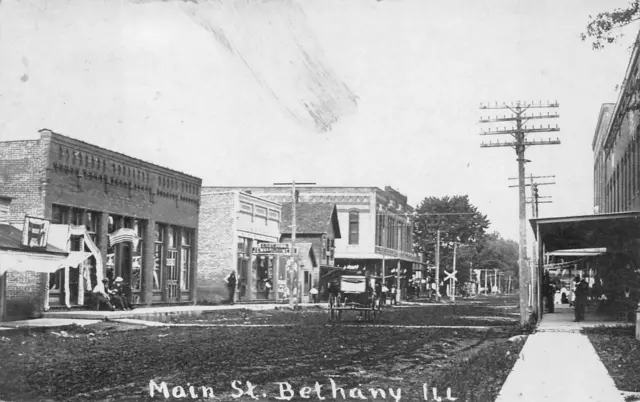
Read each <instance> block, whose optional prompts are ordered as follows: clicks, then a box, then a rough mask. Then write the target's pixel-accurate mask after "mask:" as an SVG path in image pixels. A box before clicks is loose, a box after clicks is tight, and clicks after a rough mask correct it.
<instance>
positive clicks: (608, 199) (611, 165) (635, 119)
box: [592, 45, 640, 213]
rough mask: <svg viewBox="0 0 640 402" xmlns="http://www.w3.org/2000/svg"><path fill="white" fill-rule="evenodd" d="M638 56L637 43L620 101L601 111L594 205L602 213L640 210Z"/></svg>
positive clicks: (596, 136)
mask: <svg viewBox="0 0 640 402" xmlns="http://www.w3.org/2000/svg"><path fill="white" fill-rule="evenodd" d="M639 56H640V49H638V46H637V45H636V46H635V47H634V50H633V53H632V55H631V59H630V60H629V66H628V67H627V71H626V74H625V77H624V81H623V82H624V85H623V86H622V88H621V90H620V95H619V97H618V101H617V102H616V103H615V105H613V104H604V105H603V106H602V108H601V110H600V116H599V119H598V123H597V127H596V130H595V134H594V139H593V143H592V147H593V153H594V166H593V168H594V207H597V209H598V212H599V213H612V212H625V211H638V210H640V174H638V173H639V172H640V114H639V113H640V111H638V110H637V109H638V102H639V101H638V99H640V98H639V96H640V57H639Z"/></svg>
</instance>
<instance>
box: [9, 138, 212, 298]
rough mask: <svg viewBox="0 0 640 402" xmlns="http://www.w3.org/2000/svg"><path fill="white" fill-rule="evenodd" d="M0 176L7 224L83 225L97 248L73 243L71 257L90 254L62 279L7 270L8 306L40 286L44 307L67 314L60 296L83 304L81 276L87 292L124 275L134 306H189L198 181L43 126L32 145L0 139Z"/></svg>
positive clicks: (192, 290)
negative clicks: (30, 219) (7, 203)
mask: <svg viewBox="0 0 640 402" xmlns="http://www.w3.org/2000/svg"><path fill="white" fill-rule="evenodd" d="M0 172H2V173H1V174H0V194H4V195H6V196H9V197H12V198H13V202H12V204H11V209H10V212H9V218H8V219H9V220H10V221H11V222H12V223H22V221H23V219H24V217H25V215H31V216H34V217H41V218H45V219H48V220H50V221H51V223H52V224H66V225H77V226H83V227H84V228H86V231H87V232H88V235H89V237H90V238H91V240H92V243H95V245H96V249H95V250H90V249H89V248H88V247H87V242H85V241H83V240H82V239H81V238H77V239H75V240H77V241H75V240H74V241H73V243H72V245H71V248H70V250H69V251H71V252H73V251H88V252H91V257H90V258H88V259H87V260H86V261H84V263H83V264H82V266H81V267H80V268H79V269H72V270H71V272H70V276H69V278H65V275H64V274H63V272H62V271H63V270H60V271H59V272H58V273H55V274H52V275H43V274H37V273H35V272H18V273H16V272H8V273H7V278H6V281H7V299H8V304H10V302H11V300H12V299H14V298H15V299H16V300H17V298H22V297H23V296H25V295H28V296H36V295H38V294H41V293H42V289H44V288H46V289H49V291H48V295H49V297H48V301H49V305H50V306H51V308H56V307H61V308H62V307H64V308H66V306H65V305H63V304H61V300H69V299H70V306H71V307H73V306H79V305H83V301H86V300H87V298H84V297H83V296H84V293H85V292H87V293H88V292H89V291H90V289H89V286H83V282H84V281H83V280H81V278H83V277H84V276H85V275H87V276H89V277H90V279H91V280H90V282H91V283H90V286H95V284H96V281H97V278H104V277H105V276H110V277H112V278H113V277H117V276H120V277H122V278H123V279H124V282H125V283H127V286H129V287H130V289H131V292H130V294H131V299H132V302H134V303H140V304H147V305H150V304H154V303H181V302H187V303H188V302H193V301H194V300H195V289H196V282H195V281H196V275H195V273H196V267H197V249H196V245H197V227H198V208H199V204H200V187H201V183H202V181H201V179H199V178H197V177H194V176H190V175H187V174H184V173H181V172H177V171H175V170H171V169H168V168H165V167H161V166H158V165H154V164H151V163H148V162H145V161H142V160H140V159H136V158H133V157H130V156H127V155H123V154H121V153H118V152H114V151H110V150H108V149H104V148H101V147H98V146H95V145H92V144H88V143H86V142H83V141H80V140H77V139H74V138H70V137H67V136H64V135H61V134H58V133H55V132H53V131H51V130H47V129H44V130H40V138H38V139H34V140H26V141H2V142H0ZM98 269H101V271H102V272H97V270H98ZM65 281H68V283H66V284H65ZM69 285H70V286H69ZM67 288H68V289H70V290H69V291H70V292H71V295H70V296H71V297H70V298H68V297H66V295H63V294H62V293H64V292H65V289H67ZM83 299H84V300H83Z"/></svg>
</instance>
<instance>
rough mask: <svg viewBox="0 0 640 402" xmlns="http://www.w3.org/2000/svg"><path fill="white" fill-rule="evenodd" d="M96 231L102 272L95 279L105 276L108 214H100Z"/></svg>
mask: <svg viewBox="0 0 640 402" xmlns="http://www.w3.org/2000/svg"><path fill="white" fill-rule="evenodd" d="M98 230H99V233H98V244H97V246H98V248H99V249H100V258H102V272H100V274H99V275H98V274H96V277H97V278H104V277H105V275H106V274H107V247H109V213H108V212H101V213H100V225H98ZM96 258H97V257H96ZM96 267H97V266H96ZM98 280H100V279H98Z"/></svg>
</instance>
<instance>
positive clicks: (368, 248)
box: [207, 186, 423, 288]
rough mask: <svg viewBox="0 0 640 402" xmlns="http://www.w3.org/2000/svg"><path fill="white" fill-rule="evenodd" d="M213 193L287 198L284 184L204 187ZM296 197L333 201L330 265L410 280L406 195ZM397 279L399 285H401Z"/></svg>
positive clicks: (323, 190) (316, 191)
mask: <svg viewBox="0 0 640 402" xmlns="http://www.w3.org/2000/svg"><path fill="white" fill-rule="evenodd" d="M207 189H215V191H224V190H230V189H237V190H242V191H250V192H251V193H252V194H253V195H255V196H258V197H260V198H264V199H268V200H271V201H274V202H278V203H286V202H291V201H292V200H291V189H290V188H286V187H278V186H273V187H215V188H213V187H207ZM297 191H298V194H299V196H298V201H299V202H306V203H314V204H315V203H321V204H335V205H336V207H337V210H338V221H339V226H340V228H341V233H342V236H341V238H340V239H336V240H335V252H334V253H335V265H336V266H343V267H344V266H349V267H354V268H355V267H357V268H359V269H360V271H361V272H363V271H367V272H369V273H371V274H372V275H377V276H385V277H386V279H387V281H388V282H389V283H391V282H395V280H396V278H397V276H398V275H397V274H398V272H400V274H401V275H400V276H401V277H402V278H405V279H406V278H410V277H412V276H413V275H414V273H417V272H422V269H423V268H422V267H423V264H422V262H421V259H420V257H419V256H418V255H417V254H416V253H414V251H413V223H412V214H413V207H411V206H410V205H409V204H408V202H407V197H406V196H404V195H403V194H400V193H399V192H398V191H396V190H394V189H393V188H391V187H389V186H387V187H385V189H384V190H382V189H380V188H378V187H320V186H317V187H316V186H301V187H297ZM404 284H405V282H404V281H403V282H402V283H401V285H400V288H404Z"/></svg>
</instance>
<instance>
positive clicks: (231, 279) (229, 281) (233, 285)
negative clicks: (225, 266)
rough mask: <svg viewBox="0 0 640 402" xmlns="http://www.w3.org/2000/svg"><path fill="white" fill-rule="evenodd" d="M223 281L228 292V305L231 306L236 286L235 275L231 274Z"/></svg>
mask: <svg viewBox="0 0 640 402" xmlns="http://www.w3.org/2000/svg"><path fill="white" fill-rule="evenodd" d="M225 281H226V282H227V289H228V290H229V304H233V303H234V296H235V293H236V284H237V281H236V273H235V272H231V273H230V274H229V276H227V279H225Z"/></svg>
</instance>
